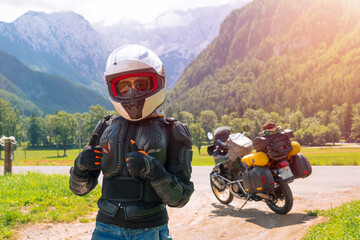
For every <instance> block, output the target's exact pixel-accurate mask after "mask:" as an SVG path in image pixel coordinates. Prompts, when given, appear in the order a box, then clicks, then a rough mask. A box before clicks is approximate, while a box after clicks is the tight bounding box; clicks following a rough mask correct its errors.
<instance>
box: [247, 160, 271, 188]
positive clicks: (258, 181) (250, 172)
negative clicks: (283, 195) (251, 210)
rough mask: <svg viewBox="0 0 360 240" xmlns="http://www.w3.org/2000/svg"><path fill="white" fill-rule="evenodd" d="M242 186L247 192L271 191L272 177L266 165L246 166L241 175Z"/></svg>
mask: <svg viewBox="0 0 360 240" xmlns="http://www.w3.org/2000/svg"><path fill="white" fill-rule="evenodd" d="M243 183H244V188H245V190H246V191H247V192H249V193H259V192H271V191H272V190H274V177H273V175H272V174H271V171H270V169H269V168H267V167H260V166H255V167H253V168H247V169H246V170H245V172H244V175H243Z"/></svg>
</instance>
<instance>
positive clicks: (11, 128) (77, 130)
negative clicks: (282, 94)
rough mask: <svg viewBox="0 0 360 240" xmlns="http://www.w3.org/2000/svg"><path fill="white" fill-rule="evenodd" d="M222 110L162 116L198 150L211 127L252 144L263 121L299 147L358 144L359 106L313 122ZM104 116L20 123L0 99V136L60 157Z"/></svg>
mask: <svg viewBox="0 0 360 240" xmlns="http://www.w3.org/2000/svg"><path fill="white" fill-rule="evenodd" d="M226 111H227V112H228V114H223V115H217V114H216V113H215V112H214V111H212V110H204V111H200V112H199V113H198V114H197V115H193V114H192V113H190V112H187V111H180V112H177V111H175V112H174V111H172V109H171V108H169V109H167V110H166V111H165V112H166V116H168V117H170V116H172V117H175V118H177V119H179V120H180V121H181V122H183V123H185V124H186V125H187V126H188V127H189V129H190V132H191V134H192V141H193V144H194V145H195V146H196V147H198V149H199V151H200V148H201V147H202V146H203V145H204V144H206V142H207V141H208V140H207V139H206V135H207V134H206V133H207V132H212V133H213V132H214V130H215V129H216V128H217V127H220V126H229V127H230V128H231V131H232V132H233V133H236V132H241V133H242V132H243V131H244V130H243V129H244V127H245V126H248V127H249V129H250V130H249V131H248V132H246V135H247V136H249V137H250V138H251V139H253V138H254V137H256V136H257V135H258V133H259V132H260V131H261V127H262V125H264V124H265V123H268V122H274V123H276V124H278V125H281V126H282V128H283V129H286V128H288V129H292V130H293V131H294V133H295V139H296V140H297V141H299V142H300V143H301V144H303V145H312V146H314V145H324V144H326V143H329V144H333V143H335V142H339V141H340V139H341V138H343V140H346V141H358V140H359V138H360V104H356V105H352V104H351V102H349V103H346V104H343V105H342V106H333V109H332V110H331V111H319V112H317V113H316V114H315V115H314V116H313V117H305V116H304V114H303V113H302V112H301V111H300V110H297V111H291V110H290V109H289V108H288V109H285V110H284V113H283V114H280V113H277V112H274V111H272V112H266V111H265V110H264V109H251V108H248V109H245V110H244V112H243V114H242V115H241V116H240V115H239V113H237V112H230V110H229V109H227V110H226ZM108 114H113V115H114V114H117V113H116V112H114V111H112V112H109V111H107V110H106V109H105V108H104V107H102V106H100V105H96V106H91V107H90V109H89V112H85V113H75V114H69V113H66V112H64V111H59V112H57V113H56V114H54V115H46V116H44V117H41V116H35V115H32V116H30V117H26V118H24V117H21V116H20V114H19V112H18V111H16V110H14V109H13V108H12V106H11V105H10V103H9V102H7V101H5V100H2V99H0V135H5V136H14V137H15V138H16V140H17V141H18V144H17V145H18V146H22V147H24V148H28V149H49V148H52V149H58V150H59V149H61V150H63V151H64V156H65V155H66V149H67V148H69V147H71V148H79V149H81V148H83V147H84V146H85V145H86V144H87V143H88V141H89V138H90V135H91V133H92V131H93V129H94V127H95V126H96V124H97V123H98V121H99V120H101V119H102V118H103V117H105V116H107V115H108Z"/></svg>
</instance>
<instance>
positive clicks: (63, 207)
mask: <svg viewBox="0 0 360 240" xmlns="http://www.w3.org/2000/svg"><path fill="white" fill-rule="evenodd" d="M99 197H100V187H97V188H95V190H93V191H92V192H91V193H90V194H88V195H86V196H83V197H79V196H76V195H74V194H73V193H71V191H70V190H69V176H63V175H47V174H39V173H28V174H14V175H5V176H4V175H0V239H7V238H10V237H11V236H12V235H13V229H14V228H16V227H19V226H20V225H21V224H25V223H29V222H32V223H33V222H71V221H74V220H75V219H77V218H80V217H81V219H80V221H81V222H88V221H90V220H89V219H87V218H86V217H82V216H86V215H89V214H91V213H93V212H94V211H95V210H96V209H97V204H96V201H97V199H98V198H99ZM91 220H93V219H91Z"/></svg>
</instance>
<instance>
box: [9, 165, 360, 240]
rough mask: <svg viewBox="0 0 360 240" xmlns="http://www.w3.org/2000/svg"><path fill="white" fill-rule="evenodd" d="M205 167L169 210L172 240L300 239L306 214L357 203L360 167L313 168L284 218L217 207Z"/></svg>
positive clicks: (85, 232) (254, 206) (261, 208)
mask: <svg viewBox="0 0 360 240" xmlns="http://www.w3.org/2000/svg"><path fill="white" fill-rule="evenodd" d="M210 170H211V168H210V167H194V168H193V178H192V179H193V181H194V183H195V188H196V190H195V192H194V194H193V196H192V197H191V200H190V202H189V203H188V204H187V205H186V206H185V207H184V208H181V209H176V208H168V211H169V215H170V221H169V228H170V234H171V235H172V237H173V239H181V240H183V239H185V240H186V239H189V240H190V239H191V240H196V239H205V240H210V239H267V240H270V239H301V237H302V236H303V235H304V234H305V232H306V229H308V228H309V227H310V226H311V225H314V224H316V223H319V222H321V221H322V220H323V219H322V218H321V217H310V216H308V215H307V214H306V212H305V211H306V210H314V209H329V208H331V207H336V206H339V205H342V204H343V203H346V202H349V201H352V200H359V199H360V167H342V166H338V167H319V166H315V167H313V174H312V175H311V176H310V177H309V178H307V179H299V180H295V181H294V182H293V183H291V184H290V187H291V189H292V191H293V195H294V206H293V209H292V210H291V212H290V213H289V214H287V215H276V214H274V213H273V212H271V211H270V209H269V208H268V207H267V206H266V204H265V203H260V202H249V203H248V204H246V205H245V207H244V208H243V209H242V210H241V211H239V208H240V207H241V205H242V203H243V201H242V200H240V199H235V200H234V201H233V202H232V203H231V204H230V205H228V206H225V205H222V204H220V203H219V202H218V201H217V200H216V198H215V197H214V196H213V194H212V192H211V190H210V186H209V179H208V178H209V172H210ZM93 228H94V222H91V223H78V222H76V223H70V224H62V223H55V224H53V223H50V224H38V225H27V226H26V227H24V228H22V229H19V230H18V234H17V237H16V238H17V239H52V240H53V239H54V240H56V239H90V238H91V233H92V231H93Z"/></svg>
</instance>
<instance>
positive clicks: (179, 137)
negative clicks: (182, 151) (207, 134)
mask: <svg viewBox="0 0 360 240" xmlns="http://www.w3.org/2000/svg"><path fill="white" fill-rule="evenodd" d="M171 133H172V135H173V137H174V140H175V141H176V142H179V143H182V144H184V145H185V146H186V147H188V148H191V146H192V143H191V134H190V131H189V128H188V127H187V126H186V125H185V124H183V123H181V122H179V121H178V120H174V121H173V122H171Z"/></svg>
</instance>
